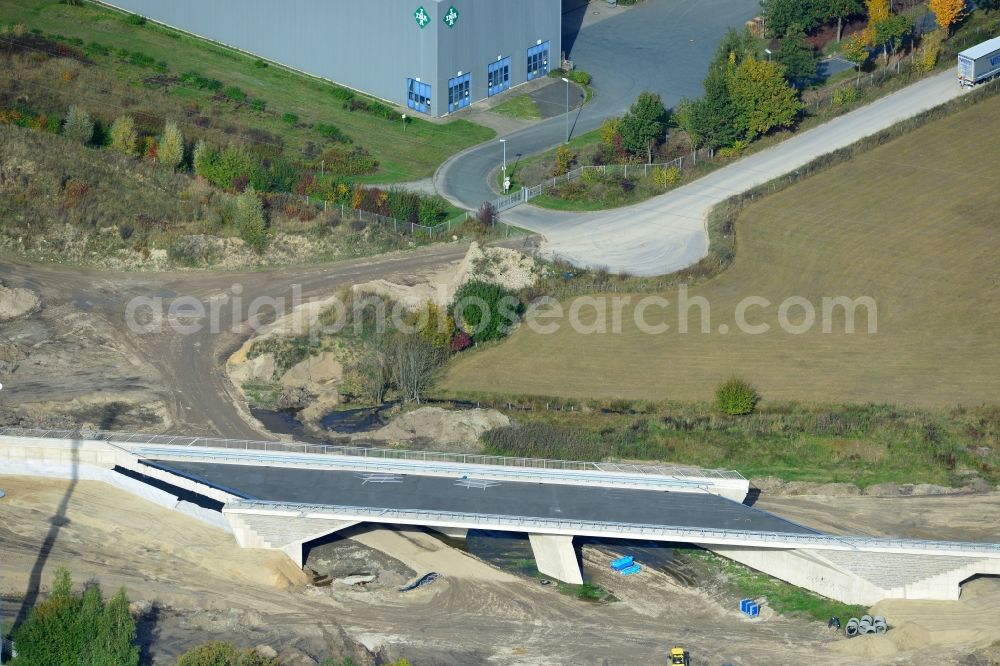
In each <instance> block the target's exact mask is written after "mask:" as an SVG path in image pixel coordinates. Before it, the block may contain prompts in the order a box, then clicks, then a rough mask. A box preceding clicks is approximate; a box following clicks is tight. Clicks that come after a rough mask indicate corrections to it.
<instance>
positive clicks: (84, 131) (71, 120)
mask: <svg viewBox="0 0 1000 666" xmlns="http://www.w3.org/2000/svg"><path fill="white" fill-rule="evenodd" d="M63 134H64V135H65V136H66V138H68V139H70V140H71V141H75V142H77V143H82V144H83V145H85V146H86V145H87V144H88V143H90V142H91V141H92V140H93V139H94V121H93V120H91V119H90V114H89V113H87V112H86V111H85V110H84V109H81V108H80V107H78V106H71V107H69V113H68V114H66V123H65V124H64V125H63Z"/></svg>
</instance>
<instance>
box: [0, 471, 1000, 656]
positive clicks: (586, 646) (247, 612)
mask: <svg viewBox="0 0 1000 666" xmlns="http://www.w3.org/2000/svg"><path fill="white" fill-rule="evenodd" d="M0 488H3V489H4V490H5V491H6V492H7V497H5V498H4V499H3V500H0V576H2V583H0V586H2V591H3V595H4V601H5V603H4V605H3V612H4V614H5V618H7V619H10V617H12V616H13V615H16V613H17V612H18V610H19V604H18V603H17V599H18V598H19V597H20V596H23V594H24V590H25V589H26V588H27V586H28V582H29V580H28V579H29V576H30V575H31V572H35V573H36V574H39V575H40V577H41V580H42V581H43V583H46V584H47V582H48V581H50V580H51V577H52V573H53V572H54V570H55V569H56V568H57V567H59V566H65V567H67V568H68V569H69V570H70V571H71V572H72V573H73V575H74V578H75V580H76V581H77V582H78V583H83V582H86V581H98V582H100V583H101V584H102V585H103V586H104V587H105V588H106V589H115V588H117V587H119V586H125V587H126V588H127V589H128V590H129V594H130V597H131V598H132V599H133V600H134V601H137V602H139V603H138V604H137V607H139V608H145V609H147V611H146V616H145V619H144V621H143V622H142V624H141V630H140V637H141V638H142V639H143V641H144V643H145V647H144V650H145V655H146V659H144V663H146V661H147V660H148V661H150V662H152V663H158V664H159V663H173V660H174V659H175V658H176V656H177V655H178V654H180V653H182V652H183V651H185V650H186V649H189V648H190V647H192V646H193V645H196V644H199V643H201V642H205V641H209V640H220V639H221V640H229V641H233V642H235V643H238V644H240V645H242V646H247V647H251V646H256V645H268V646H270V647H272V648H274V649H275V650H276V651H277V652H278V653H279V654H280V655H281V656H282V657H283V658H284V659H285V663H289V664H309V663H315V662H316V661H320V660H321V658H323V657H327V656H331V657H336V658H343V657H344V656H351V657H352V658H354V660H355V663H373V662H374V659H375V657H374V655H375V653H376V652H378V653H379V654H380V655H381V656H383V657H393V658H395V657H398V656H404V657H407V658H408V659H409V660H410V661H411V662H412V663H415V664H422V663H434V664H476V663H502V664H640V663H641V664H646V663H663V660H664V655H665V654H666V650H667V649H669V647H670V646H671V645H673V644H675V643H676V644H681V645H684V646H685V647H686V648H687V649H688V650H689V651H691V653H692V655H694V656H695V657H696V659H697V663H704V664H713V663H719V664H721V663H726V662H728V663H732V664H734V665H742V664H763V663H769V664H793V663H794V664H806V663H808V664H834V663H836V664H842V663H844V661H843V660H844V658H845V655H849V656H850V657H851V658H854V657H857V658H861V657H863V658H864V660H865V662H866V663H869V664H907V663H913V662H914V660H915V659H922V658H924V657H925V656H926V655H927V654H929V650H932V651H933V654H934V660H935V663H940V664H963V665H968V664H988V663H991V662H990V661H989V656H988V653H989V650H990V647H989V646H990V645H991V644H993V643H994V642H995V641H997V640H1000V584H998V582H997V581H996V580H981V581H975V582H974V583H972V584H970V585H969V586H967V590H966V592H965V593H964V595H963V599H962V600H961V601H957V602H886V603H883V604H881V605H880V606H879V608H878V610H879V611H880V612H882V613H883V614H885V615H886V616H887V617H889V619H890V623H892V624H893V628H892V629H891V630H890V632H889V634H887V635H886V636H885V637H874V636H873V637H865V638H857V639H850V640H847V639H844V638H842V637H841V636H840V635H838V634H836V633H833V632H830V631H828V630H827V629H826V627H825V626H824V625H822V624H821V623H817V622H815V621H810V620H806V619H801V618H790V617H781V616H777V615H774V614H766V616H765V617H764V618H762V619H759V620H750V619H748V618H745V617H743V616H742V615H741V614H740V613H739V612H738V611H737V610H736V609H735V608H732V607H730V604H729V603H728V599H727V600H726V601H727V603H725V605H724V604H723V595H721V594H720V593H719V592H718V590H717V589H716V588H715V587H713V586H712V585H708V584H698V585H694V586H692V585H689V584H685V583H683V582H678V580H677V579H676V578H675V577H672V576H670V575H668V574H666V573H661V572H659V571H655V570H652V569H650V568H646V569H644V570H643V571H642V572H641V574H639V575H637V576H633V577H629V578H624V577H621V576H618V575H616V574H612V573H611V572H610V571H609V570H608V569H607V567H606V562H605V560H609V555H608V554H607V553H606V552H603V551H602V550H599V549H594V548H591V547H585V548H584V549H583V558H584V563H585V565H587V568H588V570H590V571H592V572H593V576H594V580H593V582H594V583H595V584H597V585H599V586H601V587H603V588H604V589H606V590H607V591H609V592H611V593H612V594H613V595H614V597H615V598H617V599H618V601H617V602H614V603H610V604H608V603H594V602H587V601H583V600H580V599H577V598H575V597H573V596H570V595H566V594H562V593H560V592H559V591H558V589H556V586H553V585H550V586H543V585H540V584H539V581H538V580H537V579H531V578H527V577H523V576H518V575H515V574H511V573H506V572H504V571H500V570H498V569H496V568H494V567H492V566H490V565H489V564H486V563H484V562H482V561H480V560H478V559H476V558H474V557H472V556H470V555H468V554H466V553H464V552H462V551H460V550H457V549H454V548H450V547H448V546H446V545H445V544H444V543H443V542H442V541H441V540H439V539H437V538H436V537H434V536H432V535H431V534H429V533H426V532H423V531H416V530H386V529H372V530H369V531H364V530H355V531H354V532H353V533H352V535H351V538H352V539H353V540H354V541H356V542H358V543H360V544H362V545H364V546H368V547H370V548H373V549H376V550H378V551H382V552H384V553H389V554H391V557H392V558H395V559H396V560H398V561H399V562H398V566H395V567H392V568H393V569H394V570H395V575H396V576H399V575H400V572H402V573H404V574H405V573H406V572H407V571H414V572H416V573H417V574H418V575H423V574H424V573H428V572H431V571H435V572H437V573H439V574H440V575H441V577H440V578H439V579H438V580H436V581H435V582H433V583H431V584H429V585H427V586H424V587H421V588H419V589H417V590H414V591H412V592H407V593H402V592H399V591H398V588H396V587H395V585H383V586H373V587H372V588H371V589H366V588H364V587H362V586H348V585H344V584H342V583H340V582H337V581H335V582H334V583H333V584H331V585H329V586H325V587H314V586H312V585H310V584H309V583H308V581H307V577H306V576H305V575H304V574H302V573H301V572H299V571H298V570H297V569H296V568H295V567H294V565H292V564H291V562H290V561H289V560H287V559H286V558H285V557H284V556H283V555H282V554H280V553H277V552H270V551H258V550H241V549H239V548H238V547H237V545H236V544H235V542H234V541H233V540H232V537H231V536H229V535H228V534H226V533H224V532H222V531H220V530H218V529H217V528H213V527H209V526H207V525H204V524H202V523H199V522H196V521H194V520H192V519H190V518H187V517H185V516H182V515H180V514H176V513H173V512H170V511H167V510H165V509H162V508H160V507H157V506H155V505H153V504H149V503H146V502H144V501H142V500H138V499H136V498H134V497H132V496H130V495H127V494H125V493H123V492H121V491H119V490H116V489H113V488H111V487H108V486H106V485H103V484H100V483H96V482H84V481H80V482H76V483H71V482H69V481H63V480H54V479H40V478H27V477H9V476H6V477H5V476H0ZM914 500H916V501H917V502H918V503H919V506H914V508H915V509H919V511H920V512H922V515H923V516H924V518H925V521H926V522H927V523H928V524H931V525H939V526H940V530H941V534H939V535H938V536H939V537H940V538H952V537H958V536H961V537H962V538H974V537H976V536H977V535H978V538H991V536H993V535H991V534H990V532H991V528H990V526H989V525H986V524H980V525H979V526H978V529H977V528H976V525H975V524H974V522H973V521H972V520H971V519H962V520H959V519H958V518H959V516H979V517H980V518H981V517H982V516H983V515H991V512H990V510H991V509H993V510H995V508H996V506H997V503H998V501H1000V499H998V496H996V495H976V496H949V497H941V498H934V497H929V498H914ZM900 501H904V502H905V501H909V498H901V499H892V500H885V499H878V498H837V499H836V500H835V501H831V500H830V499H829V498H828V499H827V500H826V501H824V500H823V499H822V498H815V497H813V498H803V497H797V498H779V499H775V500H765V501H763V502H762V503H761V504H762V506H766V508H769V509H772V510H776V511H777V510H780V511H782V512H784V513H785V514H786V515H788V516H789V517H790V518H793V519H801V520H802V521H803V522H808V523H810V524H812V525H814V526H816V527H821V528H829V526H830V525H834V524H838V523H840V524H842V525H843V526H844V529H847V527H850V528H851V529H853V530H855V531H861V532H864V531H869V532H871V533H881V530H888V529H893V530H895V529H897V528H901V527H904V525H902V524H901V519H900V518H899V515H900V514H902V513H903V512H902V511H897V510H896V509H895V508H893V507H894V506H895V505H896V503H897V502H900ZM993 515H995V514H993ZM862 516H864V517H862ZM872 516H874V517H875V519H874V520H873V521H872V522H870V523H868V522H866V521H867V520H868V518H869V517H872ZM903 522H905V521H903ZM848 523H849V525H848ZM952 524H954V531H953V532H952V531H950V530H951V529H952V528H951V527H950V526H951V525H952ZM327 556H328V557H329V556H330V554H329V553H328V554H327ZM334 556H335V555H334ZM921 655H923V656H921Z"/></svg>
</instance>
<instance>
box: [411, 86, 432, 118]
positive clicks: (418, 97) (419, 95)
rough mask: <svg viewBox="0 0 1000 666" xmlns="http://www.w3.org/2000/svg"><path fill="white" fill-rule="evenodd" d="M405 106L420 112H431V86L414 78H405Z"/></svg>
mask: <svg viewBox="0 0 1000 666" xmlns="http://www.w3.org/2000/svg"><path fill="white" fill-rule="evenodd" d="M406 106H408V107H410V108H411V109H413V110H414V111H419V112H420V113H430V112H431V86H430V84H429V83H422V82H420V81H417V80H416V79H406Z"/></svg>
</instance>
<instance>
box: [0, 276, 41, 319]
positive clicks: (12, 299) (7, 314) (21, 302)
mask: <svg viewBox="0 0 1000 666" xmlns="http://www.w3.org/2000/svg"><path fill="white" fill-rule="evenodd" d="M40 305H41V300H40V299H39V298H38V294H36V293H35V292H33V291H32V290H30V289H21V288H10V287H7V286H4V285H3V284H2V283H0V321H10V320H11V319H17V318H18V317H23V316H25V315H28V314H31V313H32V312H34V311H35V310H37V309H38V308H39V306H40Z"/></svg>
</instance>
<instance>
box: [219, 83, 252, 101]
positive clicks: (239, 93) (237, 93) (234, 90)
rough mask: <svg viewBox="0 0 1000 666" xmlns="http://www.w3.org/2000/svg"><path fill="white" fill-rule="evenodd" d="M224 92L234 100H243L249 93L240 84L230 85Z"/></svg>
mask: <svg viewBox="0 0 1000 666" xmlns="http://www.w3.org/2000/svg"><path fill="white" fill-rule="evenodd" d="M224 94H225V96H226V97H228V98H229V99H231V100H233V101H234V102H242V101H243V100H245V99H246V98H247V94H246V93H245V92H243V89H242V88H240V87H239V86H229V87H228V88H226V92H225V93H224Z"/></svg>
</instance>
